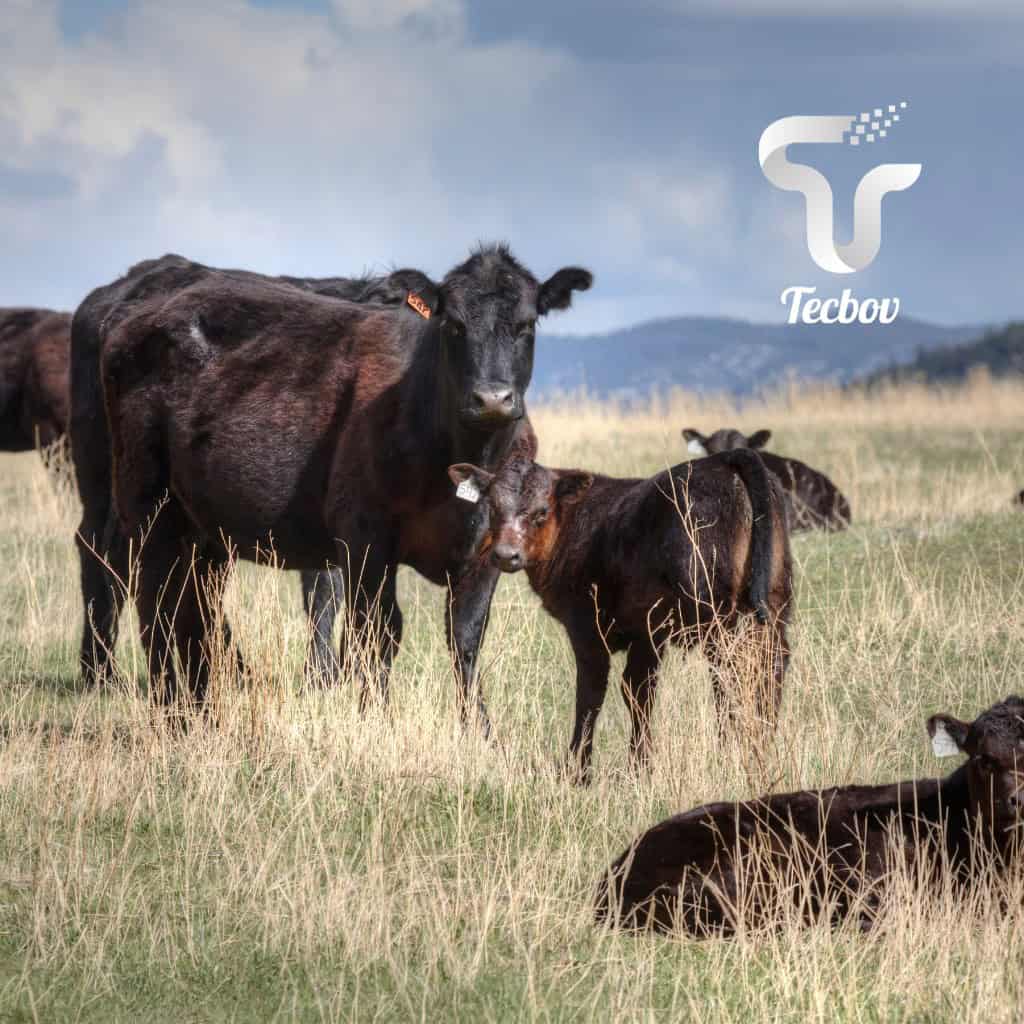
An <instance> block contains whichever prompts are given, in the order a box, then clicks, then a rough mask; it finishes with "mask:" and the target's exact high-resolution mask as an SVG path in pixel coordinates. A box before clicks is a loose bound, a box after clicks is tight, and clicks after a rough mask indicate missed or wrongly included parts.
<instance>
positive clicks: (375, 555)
mask: <svg viewBox="0 0 1024 1024" xmlns="http://www.w3.org/2000/svg"><path fill="white" fill-rule="evenodd" d="M354 550H358V548H356V549H354ZM354 550H353V549H352V548H351V546H350V547H349V552H352V553H353V555H354ZM349 552H346V553H345V554H346V555H347V554H348V553H349ZM397 569H398V566H397V565H396V564H395V563H393V562H391V561H389V560H388V559H387V558H386V557H385V556H384V554H383V549H382V547H381V546H376V547H375V546H373V545H371V546H369V547H367V548H366V549H365V551H364V552H363V553H362V554H361V556H360V562H359V563H356V564H352V565H351V569H350V572H351V574H352V575H351V580H352V582H351V584H349V585H348V586H346V587H345V597H346V603H347V605H348V612H349V619H348V622H349V623H350V624H351V627H352V628H351V630H349V629H345V630H344V631H343V633H342V643H341V660H342V663H343V664H345V666H346V670H347V671H348V672H351V673H353V674H354V675H355V676H356V677H357V679H358V680H359V710H360V712H361V713H365V712H366V711H367V709H368V708H369V706H370V704H371V702H372V701H373V699H374V698H375V697H376V698H377V699H379V701H380V703H381V705H382V706H384V707H386V706H387V703H388V680H389V677H390V674H391V663H392V662H393V661H394V660H395V655H396V654H397V653H398V647H399V645H400V644H401V642H402V610H401V609H400V608H399V607H398V598H397V593H396V586H395V574H396V570H397ZM350 634H351V636H350Z"/></svg>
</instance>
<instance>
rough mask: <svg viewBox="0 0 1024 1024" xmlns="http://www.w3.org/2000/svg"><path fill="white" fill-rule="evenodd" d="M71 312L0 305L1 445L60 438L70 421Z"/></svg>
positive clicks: (10, 448) (18, 448)
mask: <svg viewBox="0 0 1024 1024" xmlns="http://www.w3.org/2000/svg"><path fill="white" fill-rule="evenodd" d="M70 325H71V314H70V313H57V312H55V311H54V310H52V309H0V451H5V452H23V451H31V450H32V449H33V448H36V447H39V448H46V447H48V446H49V445H51V444H53V443H54V442H55V441H58V440H59V439H60V438H62V437H63V436H64V434H65V433H66V431H67V424H68V336H69V327H70Z"/></svg>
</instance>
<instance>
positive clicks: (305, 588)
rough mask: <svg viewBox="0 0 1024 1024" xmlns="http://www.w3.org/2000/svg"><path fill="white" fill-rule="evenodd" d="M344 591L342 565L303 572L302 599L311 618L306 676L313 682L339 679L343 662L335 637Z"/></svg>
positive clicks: (317, 684)
mask: <svg viewBox="0 0 1024 1024" xmlns="http://www.w3.org/2000/svg"><path fill="white" fill-rule="evenodd" d="M343 593H344V578H343V576H342V574H341V570H340V569H334V570H331V571H327V570H321V571H320V572H312V571H307V572H303V573H302V603H303V607H305V609H306V617H307V618H308V619H309V628H310V647H309V651H308V653H307V655H306V680H307V682H309V683H310V684H311V685H313V686H327V685H329V684H331V683H334V682H337V679H338V676H339V675H340V673H341V664H340V662H339V660H338V654H337V651H336V650H335V648H334V646H333V644H332V641H331V638H332V636H333V633H334V619H335V616H336V615H337V612H338V603H339V601H340V600H341V597H342V594H343Z"/></svg>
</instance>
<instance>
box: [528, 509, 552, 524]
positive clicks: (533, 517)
mask: <svg viewBox="0 0 1024 1024" xmlns="http://www.w3.org/2000/svg"><path fill="white" fill-rule="evenodd" d="M547 517H548V510H547V509H546V508H539V509H537V511H536V512H532V513H531V514H530V522H531V523H533V525H534V526H540V525H541V523H543V522H544V520H545V519H547Z"/></svg>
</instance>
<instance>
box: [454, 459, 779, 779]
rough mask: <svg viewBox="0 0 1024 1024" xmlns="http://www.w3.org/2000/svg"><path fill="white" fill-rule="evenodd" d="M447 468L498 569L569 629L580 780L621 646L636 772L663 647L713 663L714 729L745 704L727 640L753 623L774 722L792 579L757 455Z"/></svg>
mask: <svg viewBox="0 0 1024 1024" xmlns="http://www.w3.org/2000/svg"><path fill="white" fill-rule="evenodd" d="M449 474H450V476H451V478H452V480H453V481H454V482H455V483H456V484H457V485H458V488H459V489H458V491H457V493H458V494H459V495H460V496H462V497H465V498H468V499H469V500H472V501H477V500H479V498H480V496H481V495H486V497H487V503H488V506H489V509H488V510H489V516H490V533H489V539H490V551H491V558H492V560H493V562H494V564H496V565H497V566H499V567H500V568H501V569H502V570H504V571H506V572H514V571H516V570H518V569H525V570H526V574H527V576H528V577H529V580H530V584H531V586H532V587H533V589H534V590H535V591H536V593H537V594H538V595H539V596H540V598H541V600H542V601H543V603H544V607H545V608H546V609H547V611H548V612H550V613H551V614H552V615H553V616H554V617H555V618H556V619H558V621H559V622H560V623H561V624H562V625H563V626H564V627H565V630H566V632H567V633H568V634H569V641H570V643H571V644H572V649H573V653H574V654H575V657H576V722H575V726H574V728H573V734H572V743H571V748H570V755H571V765H570V767H571V769H572V770H574V771H577V772H578V773H579V778H580V779H581V781H582V780H585V779H586V778H587V776H588V773H589V768H590V761H591V752H592V746H593V732H594V726H595V723H596V721H597V717H598V714H599V713H600V710H601V705H602V703H603V701H604V695H605V690H606V689H607V686H608V671H609V667H610V658H611V654H612V653H614V652H616V651H626V652H627V655H626V667H625V671H624V672H623V676H622V687H623V697H624V699H625V701H626V704H627V706H628V707H629V711H630V715H631V716H632V739H631V744H630V749H631V754H632V758H633V763H634V765H635V766H637V767H639V766H643V765H644V764H646V762H647V761H648V759H649V754H650V743H651V740H650V715H651V711H652V708H653V704H654V695H655V687H656V684H657V679H658V670H659V666H660V662H661V657H662V653H663V652H664V650H665V647H666V645H667V644H669V643H674V644H680V645H682V646H684V647H686V648H693V647H696V646H700V647H701V648H702V649H703V651H704V653H705V654H706V655H707V657H708V658H709V659H710V661H711V664H712V666H713V670H714V671H713V677H714V680H715V698H716V704H717V706H718V710H719V714H720V717H721V720H722V721H723V722H724V721H725V720H726V719H728V718H731V717H733V716H734V715H735V713H736V711H737V710H738V707H739V706H742V703H743V691H741V690H740V689H739V688H738V686H737V684H738V682H739V679H738V676H739V675H740V673H739V671H738V667H737V657H736V654H737V649H738V648H739V647H741V646H743V645H741V644H738V643H736V640H737V638H738V637H737V634H739V633H740V632H741V626H742V625H744V624H745V623H746V622H748V621H749V620H750V619H753V620H754V621H753V622H752V623H751V625H752V628H751V630H750V634H749V635H746V634H744V635H745V636H746V639H747V644H746V650H747V651H748V652H753V653H754V654H755V656H757V657H758V659H759V662H758V665H757V667H756V672H757V675H758V676H759V678H758V681H757V684H756V686H755V688H754V689H755V690H756V693H754V694H753V702H754V703H755V704H756V707H755V708H754V713H755V714H756V716H757V718H758V720H759V721H761V722H762V723H767V724H769V725H771V724H774V721H775V718H776V715H777V712H778V705H779V701H780V698H781V692H782V678H783V674H784V672H785V665H786V660H787V657H788V649H787V646H786V623H787V620H788V617H789V606H790V599H791V596H792V577H791V567H790V555H789V540H788V534H787V532H786V523H785V509H784V504H783V499H782V495H781V493H780V491H779V488H778V486H777V485H776V484H775V483H774V482H773V481H772V479H771V477H770V476H769V474H768V473H767V472H766V471H765V468H764V465H763V463H762V462H761V459H760V457H759V456H758V455H757V454H756V453H754V452H750V451H735V452H725V453H723V454H722V455H717V456H714V457H712V458H708V459H702V460H700V461H699V462H690V463H684V464H682V465H679V466H676V467H674V468H673V469H671V470H668V471H665V472H662V473H658V474H657V475H656V476H653V477H650V478H649V479H646V480H621V479H615V478H612V477H606V476H596V475H592V474H590V473H585V472H580V471H579V470H567V469H546V468H545V467H543V466H539V465H537V464H536V463H534V462H533V461H532V458H531V453H520V452H515V451H514V452H513V454H512V455H510V456H509V458H507V459H506V460H505V462H504V463H502V465H501V466H500V467H499V469H498V471H497V473H496V474H492V473H489V472H487V471H486V470H483V469H480V468H479V467H476V466H472V465H454V466H452V467H451V468H450V469H449ZM745 613H747V614H745Z"/></svg>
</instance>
